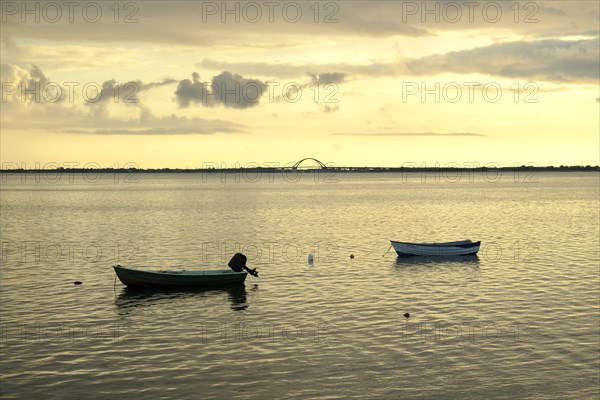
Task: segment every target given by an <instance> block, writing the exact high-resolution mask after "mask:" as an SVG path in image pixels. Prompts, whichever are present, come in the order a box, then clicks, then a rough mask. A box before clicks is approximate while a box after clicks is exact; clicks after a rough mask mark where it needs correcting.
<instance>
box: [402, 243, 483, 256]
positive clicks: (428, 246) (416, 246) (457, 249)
mask: <svg viewBox="0 0 600 400" xmlns="http://www.w3.org/2000/svg"><path fill="white" fill-rule="evenodd" d="M391 242H392V247H393V248H394V250H395V251H396V253H397V254H398V257H412V256H466V255H475V254H477V252H478V251H479V246H480V245H481V242H480V241H479V242H473V241H471V240H459V241H456V242H443V243H435V242H434V243H409V242H396V241H394V240H391Z"/></svg>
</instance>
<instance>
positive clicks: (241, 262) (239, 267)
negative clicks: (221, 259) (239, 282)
mask: <svg viewBox="0 0 600 400" xmlns="http://www.w3.org/2000/svg"><path fill="white" fill-rule="evenodd" d="M246 261H248V258H247V257H246V256H245V255H243V254H242V253H235V254H234V255H233V257H231V260H230V261H229V264H227V265H229V268H231V269H232V270H234V271H235V272H242V271H243V270H244V268H245V267H246Z"/></svg>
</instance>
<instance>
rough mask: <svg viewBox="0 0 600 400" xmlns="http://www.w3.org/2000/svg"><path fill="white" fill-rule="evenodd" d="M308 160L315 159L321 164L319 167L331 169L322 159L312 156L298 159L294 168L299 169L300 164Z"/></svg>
mask: <svg viewBox="0 0 600 400" xmlns="http://www.w3.org/2000/svg"><path fill="white" fill-rule="evenodd" d="M306 160H312V161H315V162H316V163H317V164H319V167H321V169H329V167H328V166H327V165H325V164H323V163H322V162H321V161H319V160H317V159H316V158H312V157H306V158H303V159H302V160H300V161H298V162H297V163H296V164H294V165H293V166H292V169H293V170H297V169H298V167H299V166H300V164H302V163H303V162H304V161H306Z"/></svg>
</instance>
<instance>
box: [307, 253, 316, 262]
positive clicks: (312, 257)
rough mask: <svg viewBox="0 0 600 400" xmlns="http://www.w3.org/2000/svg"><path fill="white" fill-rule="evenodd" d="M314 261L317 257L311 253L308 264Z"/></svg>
mask: <svg viewBox="0 0 600 400" xmlns="http://www.w3.org/2000/svg"><path fill="white" fill-rule="evenodd" d="M314 260H315V256H314V255H313V254H312V253H310V254H309V255H308V263H309V264H312V263H313V261H314Z"/></svg>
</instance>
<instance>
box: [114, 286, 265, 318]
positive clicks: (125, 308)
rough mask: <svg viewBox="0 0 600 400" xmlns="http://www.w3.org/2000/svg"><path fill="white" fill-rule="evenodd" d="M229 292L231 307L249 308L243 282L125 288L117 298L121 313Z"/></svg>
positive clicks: (255, 287)
mask: <svg viewBox="0 0 600 400" xmlns="http://www.w3.org/2000/svg"><path fill="white" fill-rule="evenodd" d="M257 289H258V285H256V284H255V285H254V286H253V287H252V289H251V290H257ZM223 294H227V297H228V300H229V301H230V302H231V309H232V310H236V311H240V310H245V309H247V308H248V303H247V302H246V286H245V285H244V284H243V283H241V284H235V285H226V286H220V287H218V288H192V287H185V288H157V289H131V288H127V287H126V288H124V289H123V290H122V291H121V293H119V295H118V296H117V298H116V300H115V305H116V306H117V308H118V311H119V314H131V313H133V312H135V310H139V309H143V308H145V307H151V306H155V305H165V304H168V303H172V305H173V306H175V307H177V305H178V304H177V303H180V302H183V301H185V300H188V299H197V300H198V301H202V300H203V299H211V298H213V297H222V295H223Z"/></svg>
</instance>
